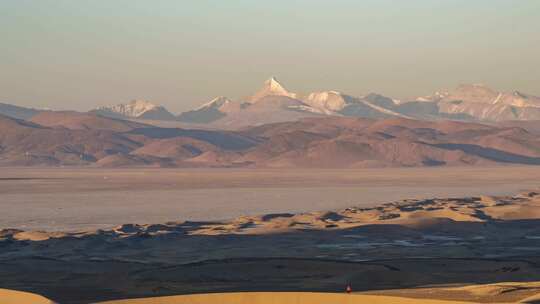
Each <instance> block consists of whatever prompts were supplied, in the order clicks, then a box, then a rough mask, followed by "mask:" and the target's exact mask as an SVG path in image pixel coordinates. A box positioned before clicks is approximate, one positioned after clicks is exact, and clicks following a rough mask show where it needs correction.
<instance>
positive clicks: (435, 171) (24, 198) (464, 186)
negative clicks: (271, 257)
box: [0, 166, 540, 231]
mask: <svg viewBox="0 0 540 304" xmlns="http://www.w3.org/2000/svg"><path fill="white" fill-rule="evenodd" d="M539 187H540V167H526V166H501V167H490V168H475V167H463V168H448V167H446V168H443V167H441V168H404V169H401V168H400V169H395V168H385V169H358V170H356V169H355V170H352V169H351V170H332V169H328V170H323V169H311V170H305V169H304V170H293V169H283V170H278V169H252V170H250V169H146V168H145V169H97V168H96V169H93V168H1V169H0V208H1V209H0V210H2V212H1V213H0V229H3V228H18V229H24V230H49V231H53V230H61V231H78V230H89V229H98V228H110V227H113V226H116V225H119V224H123V223H139V224H145V223H164V222H168V221H184V220H193V221H211V220H222V219H228V218H233V217H237V216H241V215H256V214H267V213H284V212H289V213H298V212H310V211H324V210H335V209H342V208H346V207H351V206H361V207H368V206H375V205H377V204H380V203H384V202H389V201H395V200H401V199H407V198H409V199H410V198H418V199H419V198H433V197H463V196H478V195H508V194H514V193H517V192H519V191H522V190H535V189H538V188H539Z"/></svg>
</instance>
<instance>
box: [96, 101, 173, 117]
mask: <svg viewBox="0 0 540 304" xmlns="http://www.w3.org/2000/svg"><path fill="white" fill-rule="evenodd" d="M95 112H98V113H100V114H103V115H106V116H119V117H128V118H144V119H157V120H172V119H174V115H173V114H171V113H170V112H169V111H167V109H165V108H164V107H162V106H158V105H156V104H153V103H151V102H149V101H146V100H139V99H137V100H132V101H131V102H129V103H124V104H117V105H114V106H105V107H99V108H97V109H96V110H95Z"/></svg>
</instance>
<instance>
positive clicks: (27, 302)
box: [0, 289, 54, 304]
mask: <svg viewBox="0 0 540 304" xmlns="http://www.w3.org/2000/svg"><path fill="white" fill-rule="evenodd" d="M0 303H2V304H53V303H54V302H52V301H51V300H49V299H46V298H44V297H42V296H40V295H36V294H33V293H28V292H22V291H14V290H7V289H0Z"/></svg>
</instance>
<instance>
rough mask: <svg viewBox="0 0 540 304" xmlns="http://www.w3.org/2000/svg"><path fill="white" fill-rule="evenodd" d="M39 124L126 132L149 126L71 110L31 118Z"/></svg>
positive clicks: (42, 113) (45, 113)
mask: <svg viewBox="0 0 540 304" xmlns="http://www.w3.org/2000/svg"><path fill="white" fill-rule="evenodd" d="M30 121H31V122H34V123H36V124H38V125H42V126H47V127H64V128H68V129H72V130H110V131H115V132H126V131H130V130H133V129H137V128H144V127H149V126H148V125H145V124H142V123H137V122H133V121H128V120H120V119H115V118H109V117H103V116H99V115H97V114H92V113H80V112H71V111H62V112H53V111H47V112H41V113H39V114H37V115H35V116H33V117H32V118H31V119H30Z"/></svg>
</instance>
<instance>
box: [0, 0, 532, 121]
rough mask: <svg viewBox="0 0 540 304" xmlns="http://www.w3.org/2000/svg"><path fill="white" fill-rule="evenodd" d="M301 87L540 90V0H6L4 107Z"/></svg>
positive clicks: (172, 105) (175, 102)
mask: <svg viewBox="0 0 540 304" xmlns="http://www.w3.org/2000/svg"><path fill="white" fill-rule="evenodd" d="M271 76H275V77H277V79H278V80H279V81H280V82H281V83H283V84H284V85H285V87H287V88H288V89H289V90H290V91H293V92H298V93H309V92H312V91H322V90H338V91H341V92H344V93H348V94H351V95H357V96H359V95H364V94H367V93H370V92H377V93H381V94H383V95H386V96H390V97H394V98H409V97H413V96H421V95H428V94H430V93H432V92H434V91H436V90H440V89H445V88H452V87H455V86H456V85H458V84H461V83H483V84H486V85H489V86H491V87H493V88H495V89H498V90H504V91H512V90H519V91H522V92H526V93H530V94H534V95H540V1H537V0H466V1H465V0H407V1H401V0H394V1H389V0H331V1H330V0H327V1H322V0H266V1H254V0H226V1H225V0H216V1H211V0H155V1H150V0H114V1H111V0H92V1H90V0H89V1H73V0H0V102H4V103H11V104H15V105H19V106H28V107H36V108H52V109H59V110H60V109H64V110H65V109H71V110H80V111H85V110H89V109H92V108H94V107H97V106H102V105H109V104H117V103H123V102H128V101H130V100H132V99H146V100H150V101H152V102H154V103H156V104H161V105H164V106H165V107H167V108H168V109H169V110H171V111H173V112H181V111H184V110H188V109H190V108H193V107H195V106H197V105H199V104H202V103H204V102H206V101H208V100H210V99H212V98H213V97H216V96H227V97H230V98H233V99H237V98H242V97H245V96H249V95H250V94H252V93H254V92H255V91H256V90H257V89H258V88H259V87H260V86H261V85H262V83H263V82H264V81H265V80H266V79H268V78H269V77H271Z"/></svg>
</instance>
